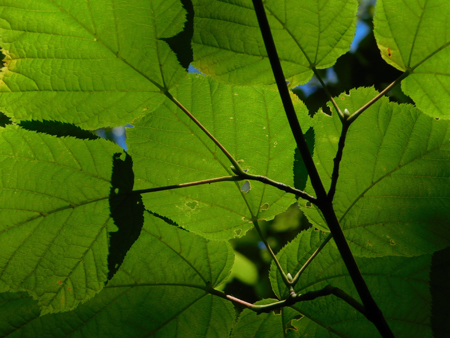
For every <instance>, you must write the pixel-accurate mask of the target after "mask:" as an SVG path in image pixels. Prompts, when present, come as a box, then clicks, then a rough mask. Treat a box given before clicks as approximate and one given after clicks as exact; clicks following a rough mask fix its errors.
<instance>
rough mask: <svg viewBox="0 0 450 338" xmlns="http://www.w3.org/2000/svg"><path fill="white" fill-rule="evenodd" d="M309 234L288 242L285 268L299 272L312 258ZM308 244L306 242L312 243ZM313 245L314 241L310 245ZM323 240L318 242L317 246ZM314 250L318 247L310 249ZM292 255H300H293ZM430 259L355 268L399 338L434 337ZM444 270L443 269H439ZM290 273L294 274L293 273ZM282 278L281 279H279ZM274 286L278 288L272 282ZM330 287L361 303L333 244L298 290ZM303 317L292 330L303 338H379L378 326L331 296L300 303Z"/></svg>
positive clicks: (282, 291)
mask: <svg viewBox="0 0 450 338" xmlns="http://www.w3.org/2000/svg"><path fill="white" fill-rule="evenodd" d="M306 231H307V232H309V234H300V235H299V236H298V237H297V238H296V239H295V240H294V241H292V242H291V243H289V244H288V245H287V246H286V247H285V248H284V249H283V250H282V251H281V252H280V253H279V254H278V257H279V259H280V260H281V261H283V262H284V266H288V267H294V266H296V267H298V266H299V265H301V264H302V259H299V258H298V257H303V256H307V255H309V253H308V252H309V251H311V250H312V249H313V248H310V246H309V245H303V244H304V240H305V236H306V237H309V238H313V237H317V236H315V235H314V231H313V230H312V229H310V230H306ZM309 243H310V241H307V244H309ZM311 243H312V242H311ZM320 243H321V241H316V245H315V247H316V248H317V247H319V245H320ZM312 246H314V245H312ZM292 252H297V253H298V254H296V255H293V254H292ZM431 259H432V255H422V256H416V257H392V256H391V257H382V258H358V259H357V263H358V265H359V268H360V270H361V273H362V274H363V276H364V279H365V280H366V283H367V285H368V287H369V290H370V291H371V292H372V295H373V297H374V299H375V301H376V302H377V304H378V306H379V307H380V308H381V310H382V311H383V314H384V316H385V318H386V320H387V321H388V323H389V325H390V327H391V328H392V330H393V332H394V334H395V336H396V337H405V338H406V337H417V338H422V337H431V336H432V335H431V325H430V317H431V303H432V297H431V293H430V270H431ZM439 269H441V270H443V269H445V267H443V266H440V267H439ZM291 273H292V271H291ZM275 275H278V276H275ZM278 280H281V279H280V276H279V273H278V271H277V270H276V267H275V266H274V265H272V268H271V281H272V286H273V290H274V292H275V294H276V295H278V296H279V297H283V298H285V297H286V296H287V295H288V294H289V290H288V289H287V288H286V286H285V285H284V284H283V283H277V282H276V281H278ZM273 281H275V283H273ZM327 285H331V286H333V287H338V288H340V289H341V290H343V291H344V292H346V293H347V294H348V295H350V296H352V297H353V298H355V299H356V300H358V301H359V297H358V294H357V292H356V289H355V288H354V286H353V283H352V281H351V278H350V276H349V274H348V272H347V269H346V267H345V265H344V262H343V261H342V258H341V256H340V254H339V252H338V250H337V248H336V245H335V244H334V242H333V241H330V242H329V243H328V244H327V245H326V246H325V247H324V248H323V249H322V251H321V252H320V253H319V255H318V256H317V257H316V258H315V259H314V261H313V262H312V263H311V264H310V265H309V266H308V268H307V269H306V270H305V272H304V273H303V274H302V276H301V278H300V280H299V282H298V284H297V285H296V286H295V291H296V292H297V293H298V294H304V293H306V292H308V291H318V290H321V289H322V288H324V287H325V286H327ZM292 308H293V309H295V310H297V311H298V312H299V313H300V314H302V315H304V317H303V318H302V319H300V320H299V321H296V322H293V325H294V326H295V327H296V328H297V329H298V330H299V332H300V333H301V334H302V335H311V336H314V337H355V338H356V337H360V336H361V332H364V337H379V333H378V331H377V330H376V328H375V326H374V325H373V324H372V323H370V322H369V321H368V320H367V319H366V318H365V317H364V316H363V315H362V314H361V313H359V312H357V311H356V310H355V309H354V308H353V307H351V306H350V305H348V304H347V303H345V302H344V301H343V300H341V299H339V298H337V297H335V296H333V295H330V296H324V297H320V298H317V299H315V300H313V301H305V302H299V303H296V304H294V305H293V306H292Z"/></svg>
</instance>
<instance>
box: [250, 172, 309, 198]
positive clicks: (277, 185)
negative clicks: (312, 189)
mask: <svg viewBox="0 0 450 338" xmlns="http://www.w3.org/2000/svg"><path fill="white" fill-rule="evenodd" d="M245 179H248V180H254V181H259V182H262V183H265V184H268V185H271V186H273V187H275V188H278V189H279V190H283V191H286V192H288V193H291V194H294V195H296V196H298V197H300V198H303V199H305V200H307V201H309V202H311V203H313V204H316V202H317V199H316V198H315V197H314V196H311V195H309V194H307V193H306V192H304V191H302V190H299V189H296V188H293V187H290V186H288V185H286V184H284V183H281V182H276V181H274V180H272V179H270V178H268V177H266V176H261V175H250V174H247V173H245Z"/></svg>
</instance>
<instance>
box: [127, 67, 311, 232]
mask: <svg viewBox="0 0 450 338" xmlns="http://www.w3.org/2000/svg"><path fill="white" fill-rule="evenodd" d="M172 93H173V95H174V96H176V97H177V98H178V100H179V101H181V102H182V103H183V104H184V105H185V106H186V108H187V109H188V110H190V111H191V112H192V114H194V115H195V116H196V118H197V119H198V120H199V121H200V122H201V123H202V124H203V125H204V126H205V127H206V128H207V129H208V130H209V131H210V132H211V133H212V134H213V135H214V136H215V137H216V138H217V139H218V140H219V142H220V143H221V144H222V145H223V146H225V148H226V149H227V150H228V151H229V152H230V153H231V154H232V155H233V157H234V158H235V159H236V160H237V161H238V162H239V163H240V165H241V167H242V168H243V169H248V172H249V173H250V174H254V175H263V176H267V177H269V178H271V179H273V180H275V181H280V182H283V183H284V184H287V185H290V186H293V183H294V182H293V175H292V166H293V161H294V150H295V141H294V140H293V139H292V137H291V132H290V128H289V125H288V122H287V119H286V118H285V116H284V110H283V106H282V104H281V101H280V99H279V96H278V93H277V92H273V91H269V90H264V89H261V88H259V87H251V88H250V87H236V86H235V87H232V86H228V85H225V84H220V83H218V82H215V81H214V80H212V79H208V78H205V77H202V76H199V75H197V76H195V75H192V76H190V77H188V78H187V79H186V80H185V81H183V82H182V84H181V85H180V87H179V88H177V89H175V90H174V91H173V92H172ZM295 105H296V108H297V111H298V113H299V117H300V118H301V120H302V123H303V122H304V123H305V124H306V125H307V124H308V123H309V120H310V118H309V117H308V113H307V110H306V107H305V106H304V104H302V103H301V102H300V101H299V100H298V99H297V100H296V101H295ZM127 144H128V147H129V149H130V151H129V153H130V154H131V155H132V156H133V160H134V163H135V165H134V170H135V175H136V184H135V189H148V188H153V187H161V186H167V185H174V184H180V183H185V182H194V181H200V180H206V179H212V178H215V177H223V176H230V175H233V172H232V170H231V168H230V165H231V163H230V161H229V160H228V158H227V157H225V155H224V154H223V153H222V152H221V150H220V149H219V148H218V147H217V146H216V145H215V144H214V143H213V142H212V141H211V140H210V139H209V138H208V137H207V136H206V135H205V133H204V132H203V131H202V130H201V129H200V128H198V126H197V125H195V124H194V122H193V121H192V120H190V119H189V117H188V116H187V115H185V114H184V113H183V112H182V111H181V110H180V109H179V108H177V107H176V106H175V105H174V104H173V103H172V102H170V101H168V100H167V101H166V102H165V103H164V104H163V105H162V106H161V107H160V108H158V109H157V110H156V111H155V112H153V113H151V114H148V115H147V116H146V117H145V118H143V119H142V120H140V121H138V122H137V123H136V124H135V128H133V129H131V130H130V131H129V133H128V143H127ZM243 184H244V182H242V181H241V182H221V183H214V184H211V185H209V184H206V185H200V186H192V187H188V188H183V189H176V190H171V191H161V192H152V193H149V194H144V195H143V201H144V204H145V205H146V208H147V209H148V210H151V211H152V212H156V213H158V214H160V215H164V216H166V217H168V218H170V219H171V220H173V221H175V222H176V223H177V224H179V225H180V226H183V227H186V229H189V231H193V232H196V233H199V234H202V235H204V236H207V237H209V238H216V239H229V238H231V237H234V236H243V235H244V234H245V232H246V231H248V230H249V229H250V228H251V227H252V226H253V224H252V219H256V220H269V219H271V218H273V217H274V216H275V215H277V214H278V213H281V212H283V211H285V210H286V209H287V208H288V207H289V206H290V205H291V204H293V203H294V202H295V199H294V196H293V195H292V194H286V193H285V192H283V191H280V190H278V189H276V188H274V187H272V186H269V185H264V184H262V183H260V182H257V181H251V182H250V190H249V191H248V192H244V191H242V190H241V187H242V185H243Z"/></svg>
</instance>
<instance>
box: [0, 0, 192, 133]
mask: <svg viewBox="0 0 450 338" xmlns="http://www.w3.org/2000/svg"><path fill="white" fill-rule="evenodd" d="M0 6H1V7H0V9H1V10H0V45H1V46H2V48H3V49H2V53H3V54H4V55H5V59H4V60H3V62H4V65H5V67H4V68H3V69H2V72H1V73H0V92H1V93H2V95H1V96H0V109H1V110H2V112H4V113H5V114H7V115H8V116H10V117H11V118H12V119H13V120H14V121H19V120H31V119H34V120H44V119H45V120H58V121H61V122H68V123H73V124H76V125H78V126H81V127H83V128H85V129H96V128H99V127H105V126H108V125H109V126H117V125H124V124H126V123H129V122H131V121H132V120H134V119H135V118H137V117H139V116H141V115H142V114H143V112H144V111H145V110H147V109H148V108H150V109H153V108H154V107H157V106H159V105H160V104H161V102H162V100H163V96H162V95H161V91H162V90H165V89H170V88H172V87H173V86H175V85H176V84H177V83H178V82H179V81H180V80H181V79H182V78H183V77H184V76H185V70H184V69H183V67H181V66H180V65H179V63H178V60H177V58H176V55H175V53H174V52H173V51H172V50H171V49H170V48H169V45H168V44H167V43H166V42H165V41H163V39H165V38H170V37H172V36H174V35H176V34H177V33H178V32H180V31H182V29H183V24H184V21H185V15H186V13H185V10H184V9H183V7H182V5H181V2H180V1H178V0H169V1H167V0H151V1H148V0H136V1H133V2H128V1H114V2H110V3H105V2H104V1H100V0H92V1H89V2H85V1H82V2H77V3H74V2H73V1H71V0H61V1H57V2H54V1H43V0H39V1H38V0H36V1H31V2H30V1H24V0H21V1H17V0H1V1H0Z"/></svg>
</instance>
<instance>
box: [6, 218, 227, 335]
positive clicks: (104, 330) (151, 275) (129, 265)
mask: <svg viewBox="0 0 450 338" xmlns="http://www.w3.org/2000/svg"><path fill="white" fill-rule="evenodd" d="M232 264H233V250H232V248H231V246H230V245H229V244H228V243H226V242H215V241H207V240H205V239H204V238H201V237H199V236H196V235H194V234H191V233H188V232H186V231H183V230H182V229H179V228H177V227H174V226H172V225H169V224H166V223H165V222H164V221H162V220H161V219H159V218H157V217H155V216H151V215H150V214H148V213H147V214H146V216H145V224H144V228H143V231H142V234H141V236H140V237H139V239H138V240H137V241H136V243H135V245H134V246H133V248H132V249H131V250H130V251H129V253H128V255H127V257H126V258H125V261H124V263H123V264H122V266H121V267H120V269H119V271H118V272H117V274H116V275H115V276H114V278H113V279H112V280H111V281H110V283H109V284H108V286H106V287H105V288H104V289H103V290H102V292H101V293H100V294H99V295H98V296H96V297H95V298H94V299H92V300H90V301H88V302H87V303H85V304H81V305H80V306H79V307H78V308H77V309H75V310H73V311H71V312H66V313H58V314H51V315H46V316H42V317H37V316H38V314H39V313H38V312H37V311H34V313H29V312H30V307H31V306H30V305H31V304H29V303H30V300H24V299H22V298H19V297H14V296H10V297H8V295H6V297H5V296H4V297H3V304H2V305H3V306H0V311H5V310H8V309H13V308H15V309H18V310H19V307H20V306H21V304H22V303H24V302H27V309H28V310H27V312H26V313H27V314H26V315H25V312H23V313H24V315H23V316H22V317H21V318H17V317H15V316H11V317H8V318H7V319H6V316H4V315H2V316H0V318H5V319H4V320H3V321H1V322H0V323H1V324H2V327H0V332H1V333H3V334H5V335H6V334H9V336H10V337H15V336H27V335H28V336H33V337H67V336H69V335H70V336H73V337H120V338H122V337H142V336H151V337H153V336H154V337H156V336H158V337H194V336H196V337H228V335H229V332H230V330H231V326H232V324H233V322H234V316H235V313H234V309H233V306H232V305H231V303H230V302H228V301H226V300H224V299H222V298H219V297H216V296H211V295H210V294H208V293H207V289H208V288H209V287H216V286H218V285H219V284H221V283H222V282H223V281H224V279H225V278H226V277H227V275H228V273H229V271H230V269H231V266H232ZM5 298H6V299H5ZM0 304H1V303H0ZM31 308H32V307H31ZM20 311H25V309H23V308H22V309H20Z"/></svg>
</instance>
